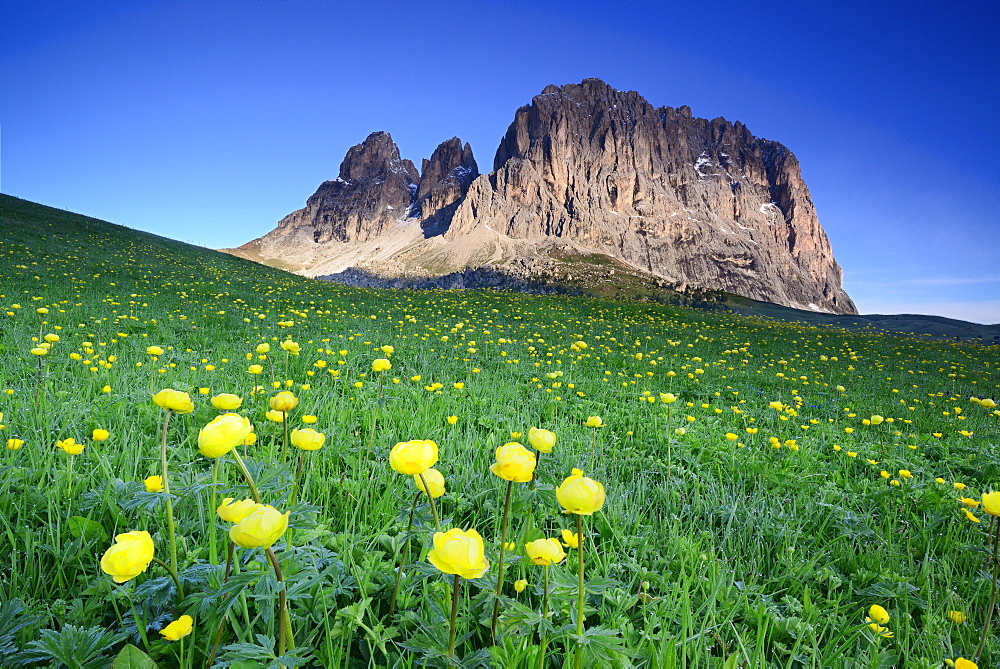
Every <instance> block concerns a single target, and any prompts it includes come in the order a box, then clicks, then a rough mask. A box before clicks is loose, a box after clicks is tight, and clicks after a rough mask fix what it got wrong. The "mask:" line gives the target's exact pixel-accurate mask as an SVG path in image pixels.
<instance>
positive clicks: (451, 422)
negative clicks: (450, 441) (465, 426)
mask: <svg viewBox="0 0 1000 669" xmlns="http://www.w3.org/2000/svg"><path fill="white" fill-rule="evenodd" d="M445 420H447V421H448V425H454V424H455V423H457V422H458V416H448V417H447V418H446V419H445Z"/></svg>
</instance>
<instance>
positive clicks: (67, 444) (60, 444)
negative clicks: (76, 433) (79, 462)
mask: <svg viewBox="0 0 1000 669" xmlns="http://www.w3.org/2000/svg"><path fill="white" fill-rule="evenodd" d="M56 448H61V449H62V450H64V451H66V452H67V453H69V454H70V455H80V454H81V453H83V444H78V443H76V439H74V438H73V437H67V438H66V439H62V440H60V441H57V442H56Z"/></svg>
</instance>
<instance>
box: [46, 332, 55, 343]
mask: <svg viewBox="0 0 1000 669" xmlns="http://www.w3.org/2000/svg"><path fill="white" fill-rule="evenodd" d="M43 339H45V341H47V342H48V343H50V344H55V343H56V342H57V341H59V335H57V334H52V333H51V332H50V333H49V334H47V335H45V337H43Z"/></svg>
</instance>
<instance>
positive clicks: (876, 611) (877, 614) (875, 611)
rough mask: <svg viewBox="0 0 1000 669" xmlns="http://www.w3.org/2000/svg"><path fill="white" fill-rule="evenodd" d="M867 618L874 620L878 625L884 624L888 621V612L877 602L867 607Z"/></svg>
mask: <svg viewBox="0 0 1000 669" xmlns="http://www.w3.org/2000/svg"><path fill="white" fill-rule="evenodd" d="M868 618H870V619H871V620H874V621H875V622H877V623H878V624H879V625H885V624H886V623H887V622H889V612H888V611H886V610H885V609H884V608H882V607H881V606H879V605H878V604H872V605H871V606H869V607H868Z"/></svg>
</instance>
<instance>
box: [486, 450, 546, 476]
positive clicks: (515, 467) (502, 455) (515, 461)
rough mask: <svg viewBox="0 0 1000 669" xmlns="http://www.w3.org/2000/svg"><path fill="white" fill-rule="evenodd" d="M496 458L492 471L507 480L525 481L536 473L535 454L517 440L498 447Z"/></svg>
mask: <svg viewBox="0 0 1000 669" xmlns="http://www.w3.org/2000/svg"><path fill="white" fill-rule="evenodd" d="M496 458H497V461H496V462H495V463H493V464H492V465H490V471H491V472H493V473H494V474H496V475H497V476H499V477H500V478H502V479H504V480H506V481H514V482H515V483H525V482H527V481H530V480H531V477H532V475H533V474H534V473H535V454H534V453H532V452H531V451H529V450H528V449H526V448H525V447H524V446H522V445H521V444H519V443H517V442H511V443H509V444H504V445H503V446H500V447H498V448H497V452H496Z"/></svg>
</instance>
